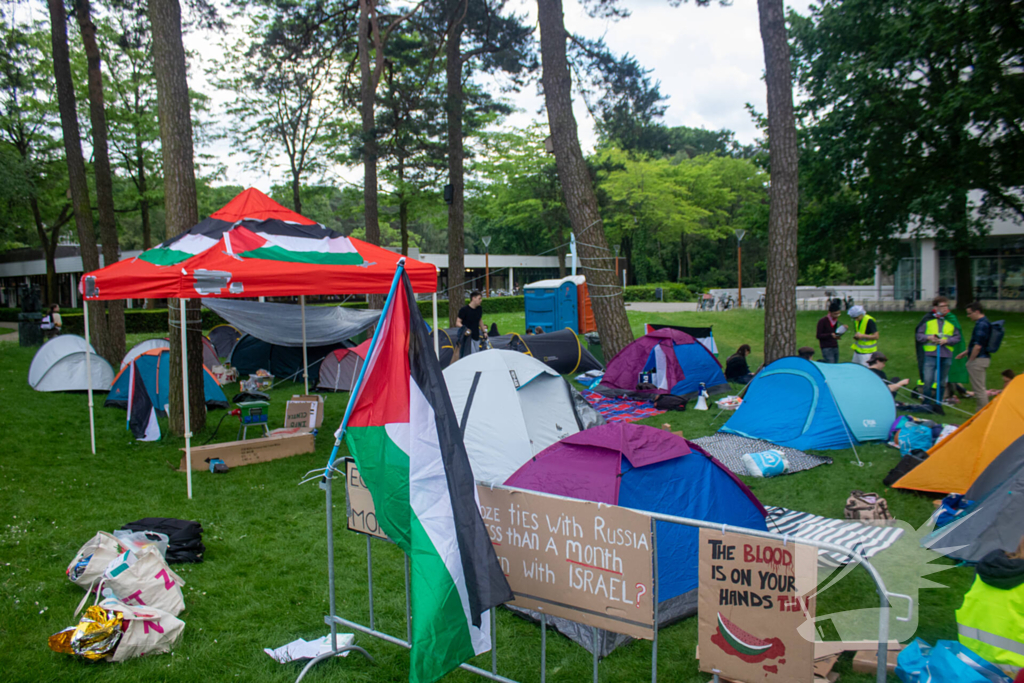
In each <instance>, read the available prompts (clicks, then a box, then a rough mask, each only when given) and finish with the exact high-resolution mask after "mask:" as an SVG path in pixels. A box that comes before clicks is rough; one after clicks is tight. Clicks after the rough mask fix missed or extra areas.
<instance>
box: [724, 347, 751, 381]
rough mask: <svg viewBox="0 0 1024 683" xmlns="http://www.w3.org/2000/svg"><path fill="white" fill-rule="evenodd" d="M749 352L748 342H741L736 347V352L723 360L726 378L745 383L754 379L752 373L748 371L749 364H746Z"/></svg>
mask: <svg viewBox="0 0 1024 683" xmlns="http://www.w3.org/2000/svg"><path fill="white" fill-rule="evenodd" d="M749 354H750V344H743V345H742V346H740V347H739V348H738V349H736V353H734V354H732V355H731V356H729V357H728V358H727V359H726V360H725V378H726V379H727V380H729V381H730V382H735V383H736V384H747V383H749V382H750V380H752V379H754V374H753V373H752V372H750V366H749V365H747V356H748V355H749Z"/></svg>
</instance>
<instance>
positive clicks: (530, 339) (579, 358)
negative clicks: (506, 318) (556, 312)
mask: <svg viewBox="0 0 1024 683" xmlns="http://www.w3.org/2000/svg"><path fill="white" fill-rule="evenodd" d="M491 346H492V347H493V348H495V349H505V350H508V351H518V352H519V353H525V354H526V355H528V356H533V357H534V358H536V359H537V360H539V361H541V362H542V363H544V364H545V365H547V366H548V367H549V368H551V369H552V370H554V371H555V372H557V373H558V374H560V375H570V374H576V373H579V372H588V371H590V370H604V366H603V365H601V362H600V361H599V360H597V359H596V358H594V357H593V356H592V355H591V354H590V351H587V350H586V349H585V348H583V345H582V344H580V340H579V337H577V336H576V333H575V332H573V331H572V330H569V329H565V330H558V331H556V332H548V333H547V334H529V335H520V334H506V335H503V336H500V337H491Z"/></svg>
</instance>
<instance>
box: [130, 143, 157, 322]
mask: <svg viewBox="0 0 1024 683" xmlns="http://www.w3.org/2000/svg"><path fill="white" fill-rule="evenodd" d="M135 165H136V173H137V174H138V178H139V188H138V189H139V217H140V218H141V219H142V250H143V251H146V250H147V249H149V248H150V247H152V246H153V225H152V222H151V221H152V218H151V217H150V215H149V208H150V207H149V198H148V197H147V196H146V193H147V192H148V191H149V179H148V178H147V177H146V157H145V154H144V153H143V151H142V137H141V136H140V135H139V134H138V131H136V134H135ZM144 306H145V307H146V308H147V309H154V308H156V299H146V300H145V304H144Z"/></svg>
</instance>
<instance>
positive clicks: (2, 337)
mask: <svg viewBox="0 0 1024 683" xmlns="http://www.w3.org/2000/svg"><path fill="white" fill-rule="evenodd" d="M4 328H6V329H8V330H14V331H13V332H4V333H2V334H0V341H9V342H14V343H17V342H18V323H5V322H0V330H2V329H4Z"/></svg>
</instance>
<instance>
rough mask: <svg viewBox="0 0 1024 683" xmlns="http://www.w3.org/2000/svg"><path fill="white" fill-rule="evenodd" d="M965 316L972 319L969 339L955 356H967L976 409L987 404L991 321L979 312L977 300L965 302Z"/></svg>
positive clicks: (968, 374) (979, 305)
mask: <svg viewBox="0 0 1024 683" xmlns="http://www.w3.org/2000/svg"><path fill="white" fill-rule="evenodd" d="M967 317H968V318H970V319H971V320H973V321H974V330H973V331H972V332H971V341H970V342H968V344H967V350H966V351H961V352H960V353H958V354H957V356H956V357H957V358H958V359H959V358H964V357H967V376H968V377H970V378H971V391H973V392H974V399H975V400H976V401H977V402H978V410H981V409H982V408H984V407H985V406H986V405H987V404H988V386H987V385H988V382H987V378H986V377H985V374H986V373H987V372H988V366H989V363H991V362H992V360H991V358H990V357H989V355H988V343H989V340H990V339H991V337H992V323H990V322H989V321H988V318H986V317H985V314H984V313H982V312H981V304H979V303H978V302H977V301H975V302H974V303H970V304H967Z"/></svg>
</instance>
